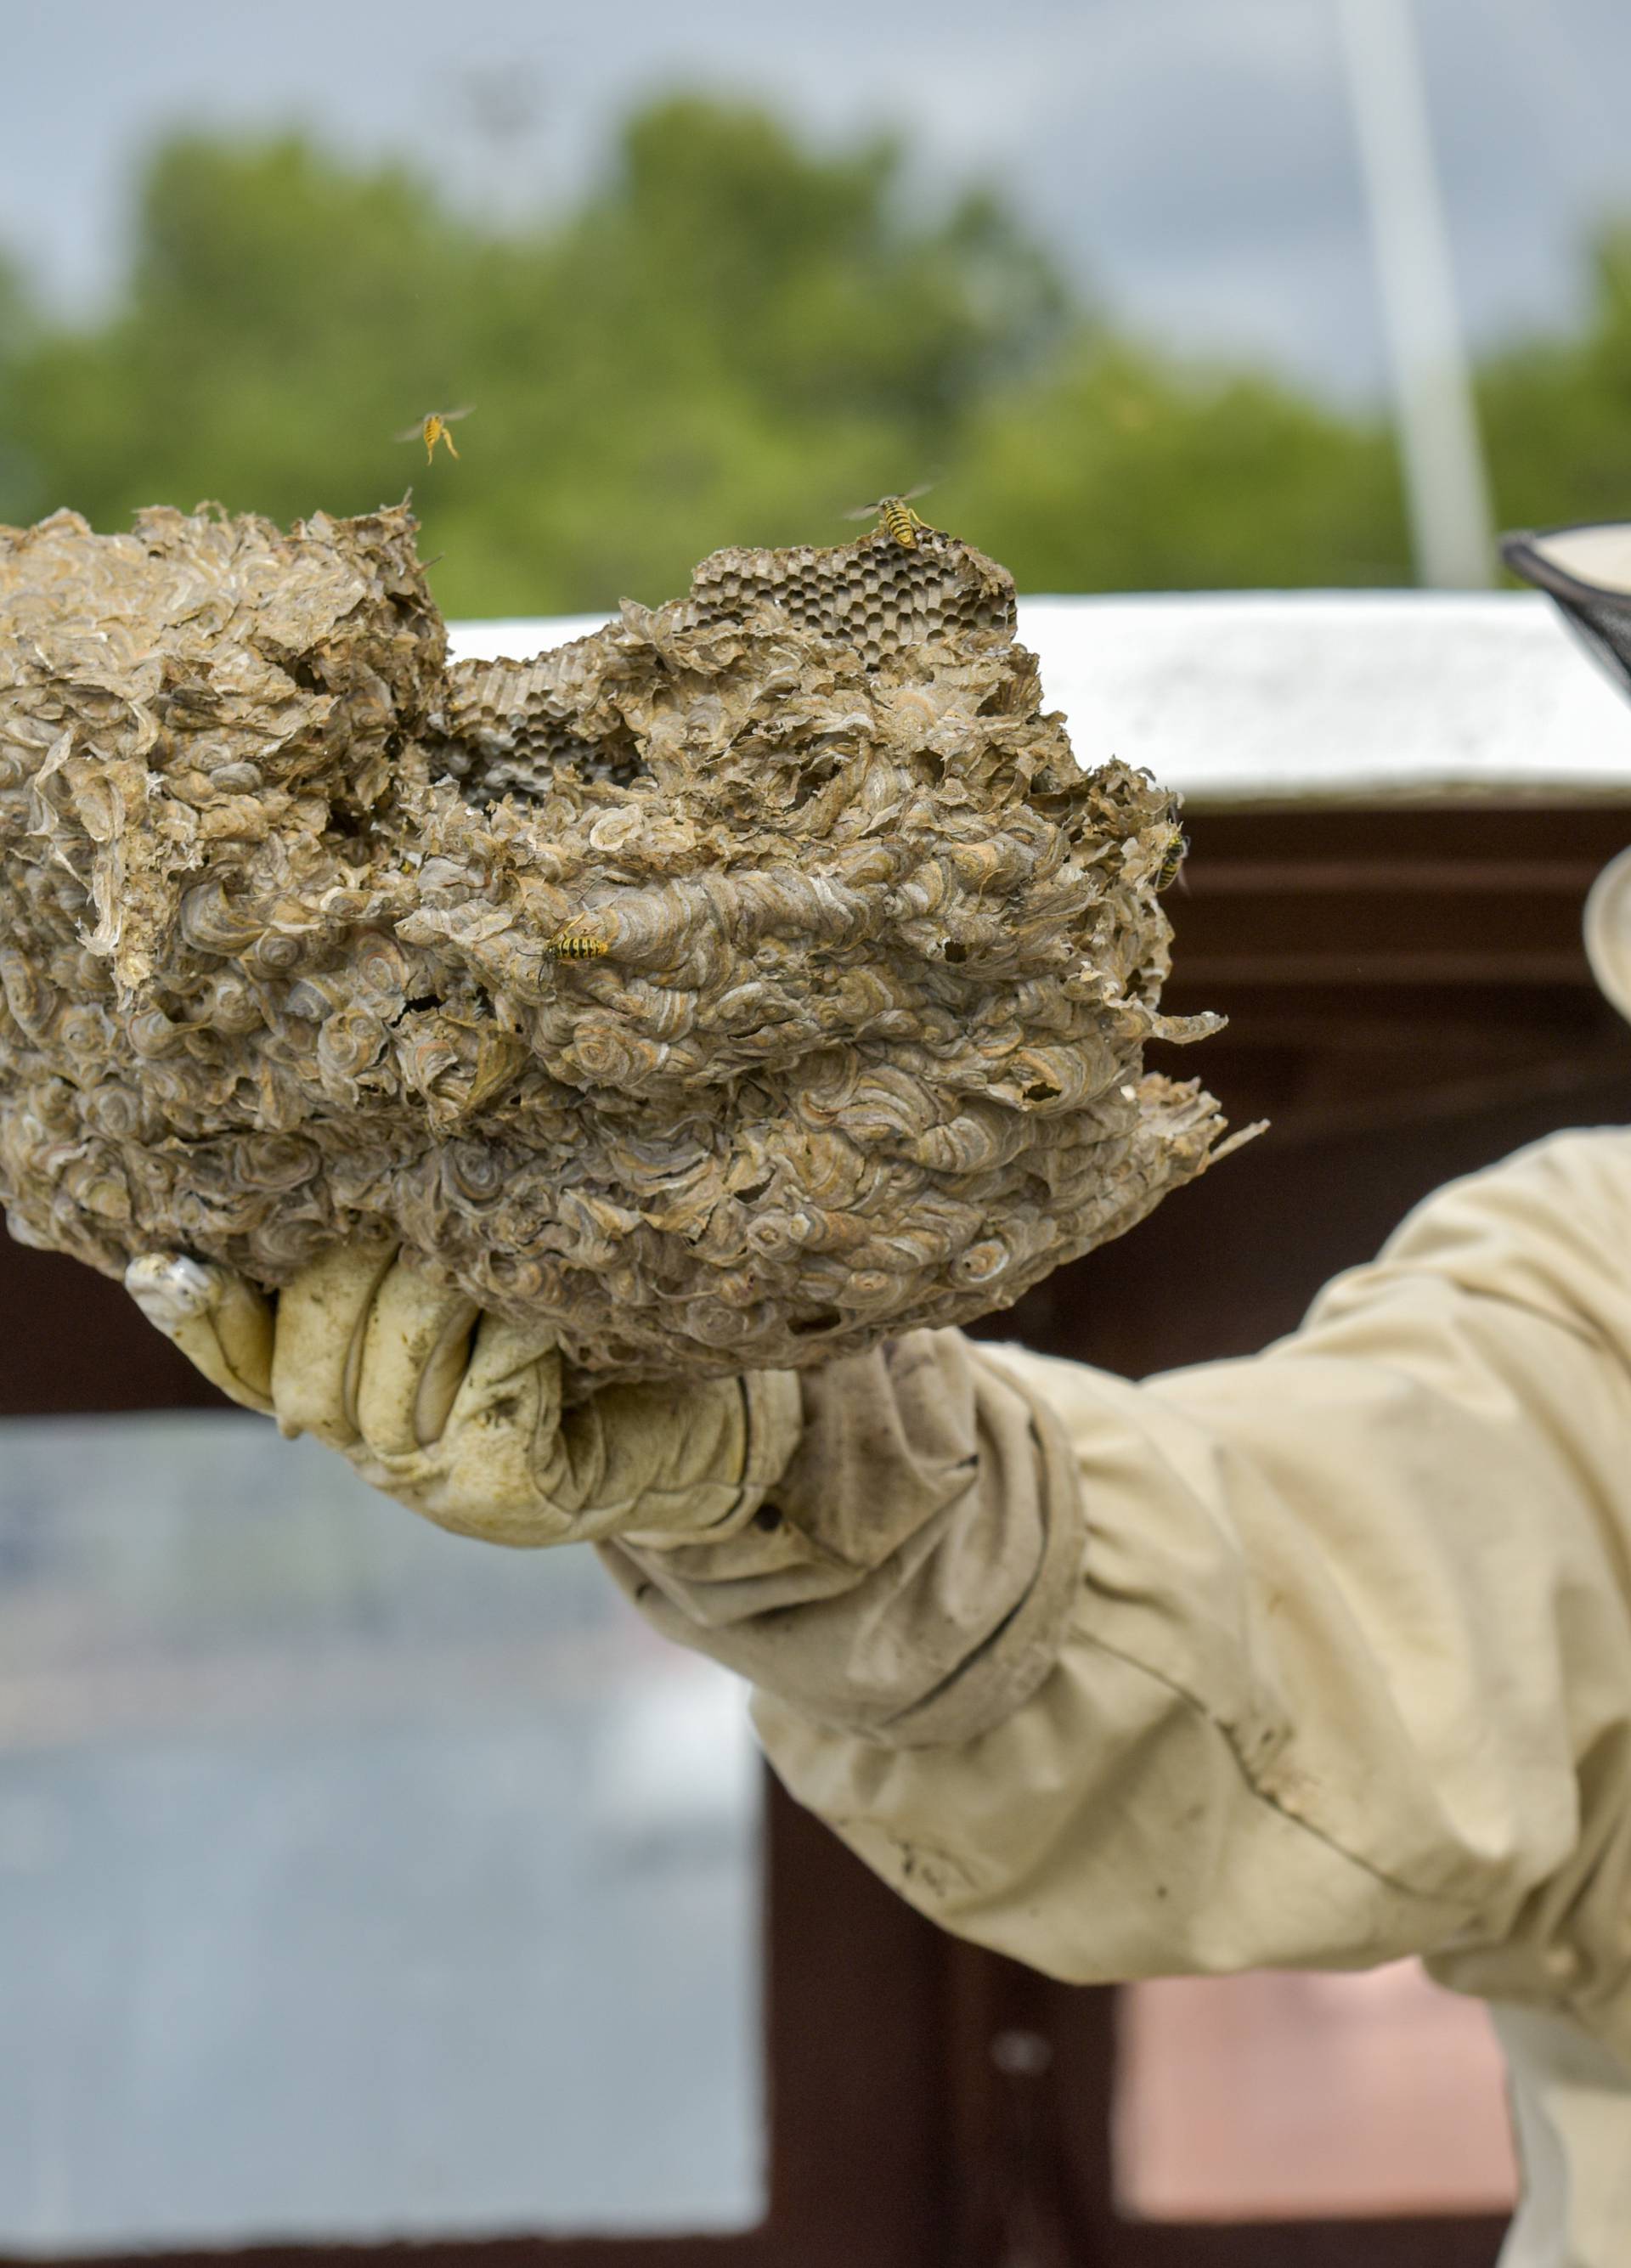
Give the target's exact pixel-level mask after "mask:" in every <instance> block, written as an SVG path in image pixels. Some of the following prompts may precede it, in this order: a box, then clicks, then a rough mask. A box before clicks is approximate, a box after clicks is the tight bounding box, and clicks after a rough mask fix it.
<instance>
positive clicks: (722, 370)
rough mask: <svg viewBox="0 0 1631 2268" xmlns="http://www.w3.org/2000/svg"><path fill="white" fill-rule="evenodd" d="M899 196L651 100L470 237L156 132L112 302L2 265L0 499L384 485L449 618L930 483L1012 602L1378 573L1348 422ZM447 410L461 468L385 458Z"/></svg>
mask: <svg viewBox="0 0 1631 2268" xmlns="http://www.w3.org/2000/svg"><path fill="white" fill-rule="evenodd" d="M904 187H905V184H904V151H903V150H902V147H901V145H900V144H898V143H897V142H895V141H891V140H889V139H877V140H874V141H872V142H869V143H867V144H864V145H863V146H861V147H859V148H856V149H852V150H849V151H840V152H838V153H836V154H830V153H822V152H818V151H812V150H810V149H808V148H807V147H805V146H804V145H803V144H801V143H800V142H799V141H798V140H797V139H796V138H795V137H794V136H793V135H792V134H791V133H790V132H789V131H788V129H786V127H784V126H783V125H781V124H779V122H777V121H776V120H774V119H773V118H771V117H769V116H767V115H766V114H764V113H762V112H760V111H758V110H756V109H752V108H744V107H734V106H731V105H727V104H722V103H719V102H714V101H710V100H706V99H702V98H699V97H683V98H674V99H667V100H664V101H661V102H660V103H657V104H655V105H653V106H652V107H648V108H647V109H646V110H644V111H642V112H640V113H639V114H637V115H636V116H635V117H634V118H632V119H631V121H630V122H628V123H627V125H626V127H625V128H624V131H623V134H622V136H621V138H620V140H619V143H618V145H617V148H616V152H615V158H614V163H613V165H612V166H611V168H610V170H609V174H608V176H607V178H606V179H605V180H604V181H603V182H602V183H601V185H599V186H598V187H597V188H595V189H594V191H593V192H592V193H591V194H590V195H587V197H586V198H585V199H584V200H583V202H582V203H581V204H580V205H579V207H578V208H577V210H574V211H572V212H570V213H568V214H565V215H564V216H561V217H557V218H556V219H554V220H552V221H548V222H544V221H541V222H539V223H537V224H535V225H533V226H531V227H529V228H527V229H525V230H520V231H514V232H509V233H504V232H498V231H496V230H493V229H491V228H483V227H481V226H478V225H476V224H474V223H472V222H470V221H469V220H466V219H462V218H461V217H458V216H457V215H456V214H455V213H454V211H453V210H451V209H450V208H449V207H448V206H447V205H446V203H445V202H444V201H443V200H441V199H440V198H439V196H438V195H437V194H436V193H435V192H434V190H433V189H432V188H431V187H430V186H428V185H427V183H426V182H425V181H424V180H421V179H420V178H418V177H417V175H415V174H414V173H412V172H410V170H408V169H406V168H404V167H402V166H376V167H373V168H372V169H360V168H358V167H355V166H348V165H344V164H342V163H340V162H339V161H337V160H336V159H335V158H332V157H330V156H328V155H326V154H325V153H324V152H323V151H321V150H320V149H318V148H316V147H314V145H313V144H310V143H309V142H307V141H306V140H304V139H302V138H300V137H298V136H287V137H284V138H282V139H279V140H276V141H272V142H268V143H261V144H241V143H226V142H223V141H219V140H210V139H204V138H200V137H197V136H179V137H176V138H174V139H172V140H171V141H169V142H168V143H166V144H165V145H164V146H163V147H162V148H161V149H160V150H159V151H158V152H157V153H156V154H155V156H154V158H152V160H151V163H150V165H149V166H148V167H147V169H146V172H145V173H144V178H143V180H142V183H141V187H140V194H139V196H138V198H137V206H136V214H135V226H134V236H133V251H132V257H131V265H130V270H129V281H128V288H127V290H126V292H125V294H124V297H123V299H122V304H121V305H120V306H119V307H118V308H117V310H116V311H115V312H114V313H113V314H112V315H111V316H110V317H109V318H108V319H107V320H104V321H102V322H100V323H96V324H93V325H92V326H89V327H82V328H69V327H66V326H63V325H61V324H55V325H48V324H42V323H41V322H39V321H38V320H36V321H34V322H33V324H32V325H31V324H29V323H28V322H27V321H26V320H24V310H23V303H22V301H21V299H20V297H19V295H18V293H17V291H15V290H14V289H13V290H12V291H11V295H10V300H9V302H8V299H7V297H6V287H5V286H4V284H3V283H0V327H3V326H4V322H5V318H6V313H7V307H8V305H10V306H11V311H12V321H11V331H12V333H13V338H12V343H11V347H10V349H7V348H6V347H5V346H4V345H3V344H0V406H3V408H4V428H3V429H0V431H4V435H5V436H7V437H9V438H8V453H6V454H4V455H0V517H4V518H9V519H29V518H33V517H36V516H37V515H38V514H40V513H41V512H46V511H48V510H51V509H53V508H54V507H55V506H56V505H58V504H72V505H74V506H75V507H76V508H77V509H78V510H80V511H82V512H85V514H86V515H87V517H89V518H90V519H92V521H93V522H94V523H95V524H96V525H98V526H100V527H121V526H122V525H124V524H125V522H126V521H127V519H128V518H129V514H130V512H132V511H133V510H135V509H136V508H137V507H138V506H139V505H141V504H144V503H148V502H151V501H153V500H155V499H165V500H167V501H173V502H175V503H179V504H193V503H194V502H196V501H197V500H199V499H200V498H203V497H215V498H218V499H219V500H220V501H221V502H222V503H224V504H226V505H227V506H228V507H229V508H231V509H232V510H235V511H238V510H249V509H253V510H256V511H261V512H268V513H269V514H271V515H272V516H273V517H275V518H277V519H284V520H287V519H292V518H295V517H298V516H299V515H301V514H303V513H306V512H312V511H314V510H317V509H319V508H321V509H325V510H328V511H331V512H354V511H362V510H366V509H368V508H369V507H371V506H373V504H377V503H379V502H380V500H381V499H382V498H388V497H397V496H400V495H401V494H402V490H403V489H404V488H405V487H406V486H408V485H409V484H410V482H411V483H412V485H413V487H414V489H415V495H416V504H417V508H418V509H419V511H420V512H421V515H422V517H423V519H424V523H425V526H424V545H423V548H424V551H425V553H426V554H427V555H435V554H438V553H439V554H440V555H442V556H441V559H440V563H439V565H438V566H437V567H436V569H435V571H434V577H433V579H434V582H435V585H436V588H437V593H438V596H439V600H441V603H442V605H443V606H444V608H446V611H447V612H448V613H449V614H450V615H478V614H523V613H542V612H555V611H564V610H569V609H576V608H583V609H591V608H604V607H608V606H609V605H611V604H612V603H614V602H615V601H616V599H617V598H618V597H619V596H620V595H621V594H623V593H625V592H626V593H631V594H633V595H635V596H637V597H640V598H643V599H646V600H659V599H661V598H664V597H667V596H669V595H671V594H672V593H674V592H675V591H677V590H680V589H683V585H684V582H685V578H686V575H687V572H688V570H689V568H690V565H691V563H692V562H693V561H694V560H695V559H696V558H697V556H699V555H700V554H701V553H703V552H705V551H706V550H708V549H712V547H713V546H715V545H716V544H720V543H724V542H766V543H775V542H788V541H838V540H841V538H842V537H843V536H844V535H845V534H847V533H848V531H847V530H846V529H845V527H844V526H843V524H842V520H841V518H840V515H841V514H842V512H843V511H844V510H845V507H846V506H848V505H851V504H857V503H859V502H860V500H861V499H862V498H863V497H867V496H868V495H875V494H877V493H878V492H879V491H880V490H883V489H899V488H904V487H907V486H910V485H911V484H912V483H913V482H916V481H918V480H919V479H921V478H923V477H924V476H925V475H927V474H928V473H930V472H931V471H934V470H935V469H937V468H938V469H941V471H942V472H943V475H944V477H943V478H942V480H941V483H940V485H939V487H938V488H937V490H936V494H935V497H934V500H933V502H932V504H928V505H927V506H926V511H927V512H928V513H929V516H930V517H932V518H934V519H942V520H944V521H945V523H946V524H948V525H950V526H954V527H958V528H959V529H961V530H963V531H965V532H966V533H967V534H970V536H971V537H972V538H973V539H974V540H975V541H979V542H980V543H982V544H983V545H985V547H986V548H987V549H991V550H993V552H995V553H996V555H997V556H1000V557H1001V558H1003V559H1004V560H1006V561H1007V563H1008V564H1010V565H1011V566H1012V567H1013V568H1014V570H1015V573H1016V575H1017V576H1018V578H1019V579H1020V581H1021V583H1022V585H1024V586H1026V587H1030V588H1037V587H1040V586H1051V587H1053V588H1070V589H1090V588H1103V587H1116V586H1119V587H1124V588H1125V587H1128V586H1134V587H1140V586H1141V587H1146V588H1162V587H1173V586H1179V587H1182V586H1188V587H1198V586H1199V587H1205V586H1208V585H1211V586H1216V585H1253V584H1258V585H1261V584H1274V583H1281V584H1306V583H1342V582H1376V581H1392V580H1404V579H1407V575H1408V568H1407V547H1406V539H1405V534H1404V525H1403V517H1402V509H1401V505H1400V502H1399V485H1398V481H1397V477H1396V474H1395V469H1394V466H1393V460H1392V453H1391V446H1390V444H1389V442H1388V440H1387V438H1385V435H1384V432H1383V431H1382V430H1381V429H1380V428H1379V427H1376V426H1369V425H1365V424H1363V423H1350V422H1345V421H1344V420H1342V419H1341V418H1339V417H1338V416H1332V415H1330V414H1326V413H1322V412H1321V411H1319V410H1318V409H1316V408H1314V407H1313V406H1312V405H1310V404H1308V403H1306V402H1304V401H1301V400H1300V399H1299V398H1298V397H1297V396H1296V395H1295V394H1294V393H1292V392H1291V391H1290V390H1288V389H1287V388H1285V387H1279V386H1276V385H1275V384H1273V382H1271V381H1269V380H1268V379H1263V378H1259V377H1254V376H1251V375H1250V374H1238V375H1229V374H1207V373H1204V372H1193V371H1192V370H1189V369H1187V368H1186V367H1185V366H1184V365H1180V364H1177V363H1176V362H1175V361H1174V360H1173V359H1172V358H1170V357H1162V356H1161V355H1160V354H1158V353H1156V352H1155V351H1153V350H1149V349H1148V348H1143V347H1140V346H1138V345H1136V344H1133V343H1130V342H1126V341H1124V340H1120V339H1118V338H1117V337H1116V336H1115V335H1113V334H1112V333H1111V331H1110V329H1109V328H1108V327H1107V326H1106V325H1105V324H1104V322H1103V320H1101V319H1099V318H1098V317H1097V316H1096V314H1095V313H1094V312H1093V311H1092V310H1090V309H1089V308H1087V307H1085V306H1082V305H1081V302H1080V301H1079V299H1078V298H1075V297H1074V296H1073V295H1072V294H1071V293H1070V292H1069V291H1067V289H1066V286H1065V284H1063V283H1062V281H1061V280H1060V278H1059V276H1058V274H1057V273H1056V272H1055V270H1054V268H1053V266H1052V262H1051V261H1050V260H1049V258H1048V256H1047V254H1046V253H1045V251H1044V249H1043V248H1042V247H1040V246H1039V245H1037V243H1035V242H1033V241H1032V240H1031V239H1030V237H1029V236H1028V235H1027V234H1026V232H1024V230H1023V229H1022V227H1021V225H1019V223H1018V222H1017V221H1016V220H1015V217H1013V215H1012V214H1011V213H1010V212H1009V211H1008V210H1007V208H1006V207H1005V205H1004V204H1003V203H1002V202H1001V201H1000V198H998V197H997V196H995V195H993V194H992V193H991V192H989V191H987V190H983V189H975V190H971V191H970V192H968V193H967V194H965V195H963V196H962V197H960V198H959V199H957V200H956V202H955V203H953V204H952V205H951V207H950V208H949V210H946V211H944V212H942V213H941V214H938V215H935V214H930V215H927V216H925V215H924V214H923V213H922V212H921V211H920V210H919V209H918V208H917V207H915V206H914V204H913V203H912V201H911V199H910V198H908V196H907V195H905V194H904ZM467 401H468V402H473V403H474V404H475V405H476V416H475V418H474V419H473V420H472V421H471V423H469V425H461V426H460V427H459V428H458V429H457V439H458V444H459V447H460V450H461V456H460V459H459V460H458V461H457V462H454V461H453V460H451V459H449V458H447V457H446V456H445V455H441V454H439V456H438V459H437V461H436V463H435V465H434V466H432V467H427V466H426V465H425V464H424V459H423V457H422V456H418V455H417V454H416V453H415V451H414V449H413V448H411V447H410V446H401V445H398V444H397V443H396V442H395V440H394V439H393V438H392V437H393V436H394V434H395V432H396V431H397V430H398V429H399V428H401V427H402V426H403V425H404V424H406V423H407V422H408V421H409V420H410V418H413V417H415V416H420V415H422V414H423V413H424V411H425V410H427V409H433V408H440V409H447V408H454V407H458V406H460V405H461V403H463V402H467Z"/></svg>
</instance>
